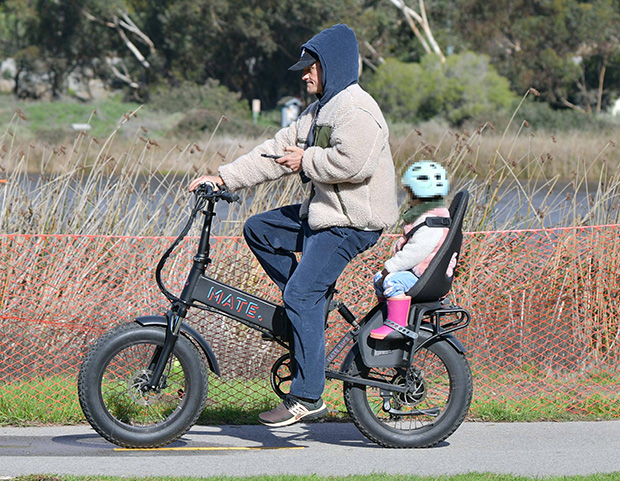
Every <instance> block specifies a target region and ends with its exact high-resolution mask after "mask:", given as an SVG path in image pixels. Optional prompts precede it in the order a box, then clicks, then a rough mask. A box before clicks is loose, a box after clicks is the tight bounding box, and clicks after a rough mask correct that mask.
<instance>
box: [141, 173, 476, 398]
mask: <svg viewBox="0 0 620 481" xmlns="http://www.w3.org/2000/svg"><path fill="white" fill-rule="evenodd" d="M201 196H202V197H201ZM200 200H202V202H201V201H200ZM219 200H226V201H227V202H233V201H235V200H236V196H235V195H233V194H231V193H229V192H227V191H225V190H219V191H214V190H213V189H211V188H210V187H207V186H204V185H201V186H200V187H199V189H197V192H196V206H195V207H194V210H193V211H192V214H191V215H190V219H189V220H188V223H187V225H186V226H185V229H184V231H183V233H182V234H181V235H179V237H178V238H177V239H176V240H175V242H174V243H173V245H172V246H171V247H170V248H169V249H168V251H167V252H166V253H165V254H164V256H163V257H162V259H161V260H160V262H159V264H158V266H157V271H156V279H157V283H158V285H159V288H160V290H161V291H162V292H163V293H164V295H165V296H166V297H167V298H168V299H169V300H170V301H171V302H172V307H171V309H170V310H169V311H168V313H167V315H166V337H165V341H164V345H163V347H162V348H160V349H158V350H157V351H156V352H155V354H154V356H153V359H152V361H151V366H152V367H153V371H152V373H153V374H152V376H151V379H150V381H149V383H148V385H147V386H146V387H145V389H157V386H158V385H159V382H160V379H161V376H162V374H163V372H164V370H165V368H166V365H167V363H168V361H169V357H170V354H171V353H172V351H173V349H174V345H175V343H176V340H177V339H178V336H179V333H180V332H181V327H182V324H183V319H184V318H185V317H186V316H187V312H188V309H189V308H191V307H197V308H199V309H204V310H208V311H213V312H217V313H220V314H223V315H225V316H227V317H230V318H232V319H234V320H236V321H239V322H241V323H243V324H245V325H246V326H248V327H250V328H252V329H256V330H258V331H261V332H262V333H264V334H267V335H268V336H269V337H271V338H273V339H274V340H275V341H276V342H278V343H279V344H280V345H282V346H283V347H285V348H286V349H289V345H288V343H287V341H286V338H287V335H286V330H287V321H288V320H287V317H286V313H285V310H284V308H283V307H282V306H280V305H277V304H274V303H272V302H269V301H267V300H265V299H261V298H259V297H256V296H254V295H252V294H249V293H247V292H245V291H242V290H240V289H237V288H235V287H231V286H229V285H227V284H224V283H222V282H219V281H217V280H215V279H212V278H210V277H208V276H207V275H205V272H206V268H207V266H208V265H209V264H210V263H211V259H210V257H209V254H210V239H211V226H212V223H213V218H214V217H215V215H216V214H215V212H214V210H215V204H216V203H217V202H218V201H219ZM205 201H206V205H205ZM198 211H201V212H202V213H203V214H204V217H205V218H204V222H203V226H202V230H201V233H200V240H199V242H198V249H197V252H196V255H195V256H194V259H193V264H192V267H191V269H190V272H189V274H188V276H187V280H186V282H185V285H184V288H183V291H182V292H181V295H180V296H179V297H178V298H177V297H176V296H174V295H173V294H171V293H170V291H168V290H167V289H166V287H165V286H164V285H163V282H162V281H161V270H162V268H163V265H164V264H165V261H166V259H167V257H168V256H169V255H170V254H171V253H172V251H173V250H174V248H175V247H176V245H178V243H179V242H180V241H181V240H182V239H183V238H184V237H185V235H186V234H187V232H188V231H189V228H190V227H191V225H192V224H193V222H194V220H195V218H196V215H197V213H198ZM334 292H335V289H332V290H331V291H330V292H329V294H328V297H327V302H328V310H327V312H326V318H327V314H328V313H329V312H330V311H332V310H334V309H336V310H338V312H339V313H340V315H341V316H342V317H343V318H344V320H345V321H346V322H347V323H349V324H350V325H351V326H352V329H351V330H349V331H347V332H346V333H345V334H344V336H343V337H342V338H341V339H340V340H339V342H338V343H337V344H336V346H335V347H334V348H333V349H332V350H331V351H330V352H329V353H328V354H327V356H326V358H325V375H326V377H328V378H333V379H339V380H342V381H346V382H351V383H354V384H362V385H367V386H373V387H378V388H381V389H384V390H386V391H392V392H407V389H408V388H407V386H397V385H394V384H390V383H387V382H384V381H382V380H379V379H369V378H361V377H359V376H355V375H351V374H347V373H346V371H347V368H348V367H349V366H350V365H351V362H352V361H353V358H352V352H349V355H347V357H346V359H345V360H344V361H343V363H342V366H341V368H340V369H339V370H333V369H330V366H331V364H332V363H333V362H334V361H335V359H336V358H337V357H338V356H339V355H340V354H341V353H342V352H343V351H344V349H345V348H346V347H347V346H348V345H349V344H350V343H351V341H355V340H357V337H358V336H359V332H360V329H361V327H362V326H363V325H364V324H365V322H366V320H367V319H369V316H370V315H371V314H373V313H375V312H376V311H377V307H375V308H374V309H372V310H371V311H370V312H369V313H368V314H367V315H366V317H365V318H364V319H363V320H362V321H360V322H358V321H357V319H356V318H355V316H354V315H353V313H352V312H351V311H350V310H349V309H348V308H347V307H346V306H345V305H344V304H343V303H342V302H338V303H333V302H332V296H333V294H334ZM196 302H198V303H199V304H197V303H196ZM416 327H417V328H418V329H419V327H420V326H419V325H417V326H416ZM462 327H465V326H462ZM459 328H460V327H459ZM438 330H439V326H438ZM453 330H454V329H453ZM194 335H198V334H197V333H195V334H194ZM446 337H451V336H450V334H447V336H446ZM448 340H449V339H448ZM454 341H456V339H455V340H454ZM456 342H458V341H456ZM202 344H207V343H206V341H204V340H202Z"/></svg>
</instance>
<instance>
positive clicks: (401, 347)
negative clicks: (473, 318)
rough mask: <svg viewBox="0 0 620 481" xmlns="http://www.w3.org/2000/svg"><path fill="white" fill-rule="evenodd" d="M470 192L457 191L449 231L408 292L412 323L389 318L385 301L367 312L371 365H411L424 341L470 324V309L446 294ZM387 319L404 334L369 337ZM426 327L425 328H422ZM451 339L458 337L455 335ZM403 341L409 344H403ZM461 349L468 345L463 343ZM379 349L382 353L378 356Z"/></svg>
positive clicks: (364, 346)
mask: <svg viewBox="0 0 620 481" xmlns="http://www.w3.org/2000/svg"><path fill="white" fill-rule="evenodd" d="M468 200H469V193H468V192H467V191H466V190H464V191H461V192H459V193H457V194H456V195H455V196H454V199H453V200H452V203H451V204H450V207H449V209H448V210H449V212H450V219H451V220H450V222H449V230H448V235H447V236H446V238H445V240H444V242H443V244H442V245H441V247H440V248H439V250H438V251H437V254H435V257H434V258H433V259H432V260H431V262H430V264H429V266H428V268H427V269H426V270H425V271H424V273H423V274H422V275H421V276H420V278H419V279H418V281H417V282H416V283H415V285H414V286H413V287H412V288H411V289H410V290H409V291H408V292H407V295H408V296H410V297H411V308H410V310H409V321H408V326H407V327H406V328H405V327H402V326H400V325H398V324H396V323H395V322H392V321H390V320H387V319H386V314H387V309H386V307H385V303H380V304H378V305H377V306H376V307H375V308H374V309H373V310H372V311H371V312H370V313H369V314H368V316H367V322H366V323H365V325H364V326H363V327H362V330H361V332H360V338H361V339H360V342H359V347H360V352H361V354H362V358H363V359H364V362H365V363H366V365H367V366H369V367H370V366H374V367H380V366H394V365H398V363H403V366H407V365H408V362H409V360H410V359H411V358H410V357H409V352H411V350H412V349H413V350H415V349H417V347H418V346H419V345H420V344H427V343H430V342H433V339H436V338H438V337H443V336H448V335H449V333H451V332H453V331H456V330H457V329H462V328H464V327H466V326H467V325H468V324H469V313H468V312H467V311H466V310H465V309H463V308H461V307H458V306H446V304H445V301H444V299H445V297H446V296H447V295H448V293H449V292H450V289H451V287H452V281H453V280H454V273H455V272H456V268H455V269H454V272H452V275H450V276H448V275H446V272H447V270H448V266H449V265H450V261H451V260H452V258H453V257H454V256H456V260H457V264H458V261H459V255H460V253H461V246H462V244H463V230H462V229H463V219H464V217H465V212H466V210H467V203H468ZM446 223H447V219H445V218H440V217H435V218H429V219H428V220H427V224H426V225H429V226H431V227H445V225H446ZM383 323H385V324H386V325H388V326H390V327H391V328H392V329H394V330H395V331H396V332H398V333H399V334H400V336H398V335H396V333H393V334H395V336H392V335H390V336H388V337H387V338H386V339H385V340H376V339H372V338H370V337H369V335H370V332H371V331H372V330H373V329H376V328H378V327H380V326H381V324H383ZM421 331H422V332H421ZM449 340H450V341H451V342H457V343H458V341H457V340H456V339H454V338H452V337H451V336H450V337H449ZM403 342H404V343H405V344H403ZM458 348H459V349H464V348H462V346H459V347H458ZM377 353H381V354H382V356H379V357H377Z"/></svg>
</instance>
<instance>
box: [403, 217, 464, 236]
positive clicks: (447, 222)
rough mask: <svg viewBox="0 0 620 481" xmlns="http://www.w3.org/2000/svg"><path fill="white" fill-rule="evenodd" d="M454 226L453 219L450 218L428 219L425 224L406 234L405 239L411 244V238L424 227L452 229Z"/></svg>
mask: <svg viewBox="0 0 620 481" xmlns="http://www.w3.org/2000/svg"><path fill="white" fill-rule="evenodd" d="M451 225H452V219H450V217H427V218H426V219H424V222H422V223H421V224H418V225H416V226H415V227H414V228H413V229H411V230H410V231H409V232H407V233H406V234H405V239H407V242H409V239H411V236H412V235H413V234H415V233H416V232H417V231H418V230H420V229H421V228H422V227H424V226H426V227H448V228H449V227H450V226H451Z"/></svg>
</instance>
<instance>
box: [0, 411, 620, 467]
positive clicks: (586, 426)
mask: <svg viewBox="0 0 620 481" xmlns="http://www.w3.org/2000/svg"><path fill="white" fill-rule="evenodd" d="M467 472H493V473H510V474H516V475H523V476H531V477H534V476H549V475H575V474H593V473H610V472H619V476H620V421H601V422H571V423H505V424H502V423H465V424H463V426H461V427H460V428H459V430H458V431H457V432H456V433H455V434H453V435H452V436H451V437H450V438H449V439H448V440H447V441H445V442H444V443H442V444H440V445H439V446H436V447H434V448H431V449H408V450H394V449H384V448H380V447H378V446H376V445H375V444H372V443H371V442H369V441H367V440H366V438H364V437H363V436H362V435H361V434H360V433H359V432H358V431H357V429H356V428H355V426H354V425H352V424H349V423H327V422H326V423H310V424H298V425H294V426H289V427H287V428H279V429H269V428H267V427H264V426H195V427H194V428H192V430H191V431H190V432H189V433H188V434H187V435H185V436H184V437H183V438H182V439H181V440H179V441H177V442H175V443H174V444H172V445H170V446H169V447H168V449H163V450H145V451H140V450H121V449H119V448H117V447H116V446H114V445H112V444H110V443H108V442H107V441H105V440H104V439H102V438H101V437H99V436H98V435H97V434H96V433H95V432H94V431H93V430H92V429H91V428H90V427H88V426H69V427H68V426H55V427H37V428H0V479H1V478H4V479H6V478H9V477H13V476H18V475H27V474H66V475H112V476H138V477H141V476H200V477H204V476H214V475H229V476H249V475H257V474H271V475H275V474H308V473H315V474H318V475H323V476H327V475H355V474H370V473H395V474H396V473H399V474H418V475H442V474H460V473H467Z"/></svg>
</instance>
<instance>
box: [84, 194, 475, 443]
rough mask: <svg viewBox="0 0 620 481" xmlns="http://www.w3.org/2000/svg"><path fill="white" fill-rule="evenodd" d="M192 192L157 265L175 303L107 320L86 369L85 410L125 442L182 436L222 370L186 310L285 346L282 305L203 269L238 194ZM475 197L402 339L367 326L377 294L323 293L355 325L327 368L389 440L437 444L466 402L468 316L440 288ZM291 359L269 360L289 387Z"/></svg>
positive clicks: (377, 437) (280, 388) (447, 282)
mask: <svg viewBox="0 0 620 481" xmlns="http://www.w3.org/2000/svg"><path fill="white" fill-rule="evenodd" d="M194 194H195V202H194V206H193V208H192V210H191V213H190V215H189V219H188V221H187V223H186V225H185V227H184V228H183V229H182V231H181V233H180V234H179V236H178V237H177V238H176V239H175V240H174V241H173V243H172V244H171V245H170V247H169V248H168V249H167V250H166V251H165V253H164V254H163V255H162V257H161V259H160V260H159V262H158V264H157V268H156V275H155V277H156V282H157V284H158V286H159V288H160V290H161V291H162V293H163V294H164V295H165V296H166V297H167V298H168V300H169V301H170V302H171V307H170V309H169V310H168V311H167V313H166V314H165V315H163V316H162V315H153V316H144V317H139V318H137V319H135V322H130V323H125V324H121V325H119V326H117V327H115V328H113V329H111V330H110V331H109V332H107V333H105V334H104V335H103V336H102V337H101V338H99V339H98V340H97V341H96V342H95V343H94V344H93V346H92V347H91V348H90V350H89V351H88V353H87V354H86V357H85V359H84V362H83V364H82V367H81V369H80V373H79V377H78V395H79V400H80V405H81V407H82V410H83V412H84V415H85V416H86V419H87V420H88V422H89V423H90V425H91V426H92V427H93V428H94V429H95V431H96V432H97V433H99V434H100V435H101V436H103V437H104V438H105V439H107V440H108V441H110V442H112V443H114V444H117V445H119V446H122V447H128V448H155V447H161V446H165V445H167V444H169V443H171V442H173V441H175V440H176V439H178V438H180V437H181V436H182V435H183V434H185V433H186V432H187V431H188V430H189V429H190V428H191V427H192V426H193V425H194V423H195V422H196V421H197V419H198V416H199V415H200V413H201V411H202V409H203V407H204V404H205V402H206V399H207V391H208V374H209V371H211V372H213V373H214V374H216V375H220V368H219V365H218V362H217V359H216V357H215V354H214V352H213V350H212V349H211V347H210V345H209V343H208V342H207V341H206V340H205V339H204V338H203V337H202V336H201V335H200V334H199V333H198V332H197V331H196V330H195V329H194V328H192V327H191V326H189V325H188V324H187V323H185V322H184V319H185V318H186V316H187V313H188V311H189V309H191V308H200V309H205V310H207V311H212V312H217V313H220V314H223V315H225V316H227V317H229V318H232V319H234V320H236V321H238V322H241V323H243V324H245V325H246V326H249V327H251V328H253V329H256V330H258V331H261V332H262V333H263V337H265V338H268V339H270V340H273V341H275V342H277V343H279V344H280V345H282V346H283V347H284V348H286V349H289V345H290V343H289V342H288V341H287V337H288V333H287V318H286V313H285V310H284V308H283V307H282V306H280V305H277V304H274V303H272V302H269V301H267V300H264V299H261V298H259V297H257V296H254V295H252V294H250V293H247V292H244V291H242V290H239V289H237V288H235V287H233V286H229V285H226V284H224V283H221V282H219V281H218V280H216V279H213V278H210V277H208V276H207V275H206V274H205V273H206V268H207V266H208V265H209V264H210V263H211V259H210V258H209V253H210V245H209V240H210V238H211V226H212V221H213V218H214V216H215V212H214V209H215V205H216V204H217V202H219V201H226V202H228V203H232V202H234V201H236V200H238V197H237V196H236V195H235V194H233V193H231V192H229V191H227V190H226V189H224V188H222V187H220V188H219V189H215V188H214V187H213V186H212V185H209V184H202V185H200V186H199V187H198V188H197V189H196V190H195V191H194ZM467 199H468V193H467V192H466V191H463V192H459V193H458V194H457V195H456V196H455V198H454V200H453V202H452V204H451V206H450V209H449V210H450V217H451V219H452V220H451V224H450V226H449V231H448V235H447V237H446V239H445V241H444V243H443V244H442V246H441V248H440V249H439V251H438V253H437V255H436V256H435V258H434V259H433V261H432V262H431V264H430V265H429V267H428V269H427V271H426V272H425V273H424V274H423V275H422V276H421V277H420V279H419V281H418V282H417V283H416V284H415V285H414V287H413V288H412V289H411V290H410V291H409V292H408V294H409V295H410V296H411V297H412V303H411V311H410V316H409V324H408V326H407V327H406V328H405V327H402V326H399V325H396V324H394V327H395V329H397V330H398V332H399V333H400V338H399V339H396V340H390V341H384V340H383V341H379V340H375V339H372V338H370V337H369V335H370V331H372V330H373V329H376V328H377V327H379V326H381V325H382V324H383V322H384V319H385V315H386V308H385V303H382V302H379V303H377V304H376V305H375V306H374V307H373V308H372V309H370V311H369V312H368V313H367V314H366V315H365V316H363V317H362V318H361V319H359V320H358V319H357V318H356V316H355V315H353V313H352V312H351V311H350V310H349V309H348V308H347V306H346V305H345V304H344V303H343V302H336V301H334V299H333V297H334V294H335V293H336V292H337V291H336V289H335V288H334V286H332V288H331V289H330V290H329V292H328V294H327V301H328V302H327V308H326V320H327V316H328V315H329V312H331V311H333V310H336V311H337V312H338V313H339V314H340V315H341V316H342V317H343V318H344V320H345V321H346V322H347V323H348V324H349V325H350V326H351V327H350V330H348V331H347V332H346V333H345V334H344V336H343V337H342V338H341V339H340V340H339V341H338V342H337V343H336V345H335V346H334V347H333V348H332V349H331V350H330V351H329V352H328V353H327V355H326V359H325V368H326V370H325V373H326V377H327V378H331V379H337V380H340V381H342V382H343V395H344V402H345V405H346V409H347V412H348V414H349V415H350V417H351V419H352V420H353V422H354V424H355V425H356V426H357V428H358V429H359V430H360V431H361V432H362V433H363V434H364V435H365V436H366V437H367V438H368V439H370V440H371V441H373V442H375V443H377V444H379V445H381V446H385V447H392V448H411V447H414V448H420V447H430V446H434V445H436V444H438V443H440V442H441V441H443V440H445V439H446V438H447V437H448V436H450V435H451V434H452V433H454V431H456V429H457V428H458V427H459V426H460V425H461V423H462V422H463V420H464V419H465V417H466V415H467V412H468V410H469V405H470V402H471V398H472V391H473V383H472V375H471V370H470V368H469V364H468V362H467V359H466V357H465V352H466V351H465V348H464V347H463V345H462V344H461V342H460V341H459V340H458V339H457V338H456V337H454V336H453V334H452V333H453V332H454V331H456V330H459V329H463V328H465V327H466V326H467V325H468V324H469V321H470V315H469V313H468V312H467V311H466V310H465V309H463V308H461V307H458V306H451V305H447V304H446V301H445V299H444V297H445V295H446V294H447V293H448V291H449V290H450V287H451V284H452V278H449V277H447V276H446V275H445V272H446V269H447V267H448V264H449V262H450V259H451V258H452V256H453V255H454V254H456V255H458V253H459V252H460V248H461V244H462V237H463V236H462V232H461V227H462V222H463V217H464V214H465V210H466V208H467ZM199 212H200V213H202V214H203V215H204V220H203V225H202V229H201V234H200V238H199V241H198V248H197V252H196V255H195V256H194V258H193V264H192V266H191V268H190V271H189V274H188V276H187V281H186V283H185V285H184V288H183V290H182V292H181V294H180V296H178V297H177V296H175V295H174V294H172V293H171V292H170V291H169V290H168V289H167V288H166V286H165V285H164V283H163V281H162V269H163V267H164V265H165V263H166V260H167V259H168V258H169V257H170V255H171V254H172V252H173V251H174V250H175V248H176V247H177V246H178V245H179V243H180V242H181V241H182V240H183V238H184V237H186V236H187V234H188V232H189V230H190V228H191V226H192V225H193V223H194V221H195V220H196V217H197V215H198V213H199ZM436 219H441V218H436ZM431 221H432V219H431ZM429 222H430V221H429ZM441 222H445V219H444V220H443V221H441ZM442 226H443V227H445V226H446V225H445V224H442ZM388 322H389V321H388ZM349 345H350V347H348V346H349ZM347 347H348V351H347V352H346V355H345V356H344V360H343V361H342V363H341V365H340V367H335V366H334V365H333V364H334V361H335V359H336V358H338V356H339V355H340V354H341V353H344V350H345V349H347ZM290 368H291V366H290V353H287V354H285V355H283V356H282V357H280V358H279V359H278V360H276V361H275V363H274V364H273V367H272V368H271V373H270V382H271V386H272V388H273V390H274V392H275V393H276V394H277V395H278V396H279V397H281V398H283V397H284V396H285V395H286V394H287V392H288V389H289V384H290V379H291V376H290V374H291V369H290Z"/></svg>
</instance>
